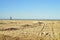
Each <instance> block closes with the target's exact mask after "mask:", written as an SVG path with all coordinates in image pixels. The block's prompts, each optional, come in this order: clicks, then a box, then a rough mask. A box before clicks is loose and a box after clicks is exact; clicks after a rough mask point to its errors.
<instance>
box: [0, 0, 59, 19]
mask: <svg viewBox="0 0 60 40" xmlns="http://www.w3.org/2000/svg"><path fill="white" fill-rule="evenodd" d="M10 16H12V17H13V19H60V0H0V19H9V17H10Z"/></svg>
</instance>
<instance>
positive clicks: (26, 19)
mask: <svg viewBox="0 0 60 40" xmlns="http://www.w3.org/2000/svg"><path fill="white" fill-rule="evenodd" d="M0 20H52V21H54V20H56V21H60V19H0Z"/></svg>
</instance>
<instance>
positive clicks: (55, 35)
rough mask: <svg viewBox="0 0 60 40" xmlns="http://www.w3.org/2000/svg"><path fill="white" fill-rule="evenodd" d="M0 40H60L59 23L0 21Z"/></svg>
mask: <svg viewBox="0 0 60 40" xmlns="http://www.w3.org/2000/svg"><path fill="white" fill-rule="evenodd" d="M11 28H12V30H10V29H11ZM14 28H18V30H14ZM5 29H8V30H5ZM0 40H60V21H37V20H0Z"/></svg>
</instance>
